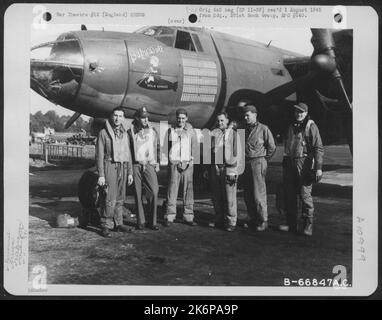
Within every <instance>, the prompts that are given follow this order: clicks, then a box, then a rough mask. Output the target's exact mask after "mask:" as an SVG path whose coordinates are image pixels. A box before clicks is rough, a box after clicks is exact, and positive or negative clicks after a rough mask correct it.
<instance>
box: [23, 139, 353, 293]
mask: <svg viewBox="0 0 382 320" xmlns="http://www.w3.org/2000/svg"><path fill="white" fill-rule="evenodd" d="M279 149H280V148H279ZM281 155H282V150H278V152H277V154H276V156H275V157H274V158H273V159H272V162H271V163H270V166H269V169H268V175H267V187H268V210H269V221H270V227H271V228H270V229H269V230H268V231H266V232H263V233H255V232H253V231H251V230H250V229H246V228H244V227H242V226H239V227H238V228H237V230H236V231H235V232H232V233H228V232H226V231H223V230H219V229H211V228H208V227H207V223H208V221H210V220H212V217H213V207H212V202H211V200H210V196H209V190H208V188H204V189H203V188H197V189H196V190H195V214H196V221H197V222H198V223H199V225H198V226H195V227H189V226H186V225H184V224H181V223H176V224H174V225H173V226H171V227H170V228H166V227H163V226H162V225H160V230H159V231H151V230H143V231H135V232H133V233H131V234H121V233H113V237H112V238H111V239H105V238H102V237H101V236H100V235H99V234H98V229H96V228H88V229H87V230H85V229H81V228H74V229H59V228H55V227H54V221H55V217H56V216H57V215H58V214H60V213H69V214H71V215H72V216H77V215H79V214H80V213H81V205H80V203H79V201H78V197H77V183H78V181H79V178H80V177H81V175H82V174H83V172H85V171H86V170H87V169H86V168H85V167H86V166H88V165H89V164H88V163H85V164H77V165H74V164H73V163H72V164H70V165H69V166H63V165H62V164H60V165H56V166H49V167H43V166H41V165H37V166H34V165H33V161H32V162H31V166H30V211H29V215H30V220H29V222H30V223H29V236H30V237H29V251H30V252H29V266H30V268H32V267H33V266H34V265H37V264H40V265H41V264H42V265H44V266H46V268H47V276H48V279H47V280H48V284H113V285H165V286H167V285H171V286H179V285H182V286H185V285H186V286H282V285H283V279H284V278H290V279H296V280H298V279H300V278H304V279H305V278H309V279H313V278H315V279H318V280H320V279H327V278H331V279H333V277H334V274H333V273H332V269H333V267H334V266H335V265H343V266H345V267H346V270H347V274H348V281H349V282H350V283H351V271H352V158H351V155H350V153H349V151H348V148H347V147H346V146H331V147H327V148H326V156H325V166H324V171H325V173H324V175H325V176H324V179H323V180H322V182H321V183H320V184H318V185H315V186H314V191H313V196H314V201H315V209H316V222H315V225H314V234H313V237H311V238H306V237H303V236H298V235H294V234H290V233H282V232H279V231H277V230H276V227H277V226H278V225H279V224H280V223H282V222H284V217H282V216H280V214H279V213H278V212H277V210H276V208H275V190H276V185H277V184H278V183H279V182H280V181H281ZM159 181H160V200H159V204H160V205H161V204H162V201H163V199H164V195H165V187H166V171H165V169H164V168H162V171H161V172H160V175H159ZM179 204H180V202H179ZM126 206H127V207H128V208H130V209H133V207H134V200H133V197H132V196H131V191H130V196H129V197H128V201H127V204H126ZM238 215H239V223H240V225H242V224H243V222H245V221H246V219H247V215H246V208H245V204H244V201H243V192H242V190H239V191H238ZM134 221H135V220H134V218H133V217H130V216H127V219H126V221H125V223H127V224H129V223H130V224H133V223H134ZM162 221H163V219H162V215H161V214H160V215H159V222H162Z"/></svg>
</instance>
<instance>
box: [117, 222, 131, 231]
mask: <svg viewBox="0 0 382 320" xmlns="http://www.w3.org/2000/svg"><path fill="white" fill-rule="evenodd" d="M115 231H117V232H132V231H133V229H132V228H130V227H128V226H125V225H123V224H120V225H118V226H116V227H115Z"/></svg>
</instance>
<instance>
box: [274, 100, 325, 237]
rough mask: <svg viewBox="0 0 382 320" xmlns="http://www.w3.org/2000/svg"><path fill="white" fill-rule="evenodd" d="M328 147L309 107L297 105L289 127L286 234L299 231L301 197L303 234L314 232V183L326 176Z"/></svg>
mask: <svg viewBox="0 0 382 320" xmlns="http://www.w3.org/2000/svg"><path fill="white" fill-rule="evenodd" d="M323 156H324V148H323V145H322V141H321V136H320V132H319V131H318V127H317V126H316V124H315V123H314V122H313V120H311V119H310V118H309V116H308V106H307V105H306V104H305V103H302V102H300V103H298V104H297V105H295V106H294V121H293V123H292V124H291V125H290V126H289V127H288V131H287V135H286V139H285V144H284V159H283V180H284V194H285V204H286V215H287V226H280V230H283V231H292V232H296V231H297V208H298V205H297V197H296V195H297V196H298V198H299V200H300V201H301V204H302V218H303V233H304V234H305V235H306V236H311V235H312V232H313V212H314V207H313V198H312V194H311V193H312V184H313V182H319V181H320V180H321V177H322V162H323Z"/></svg>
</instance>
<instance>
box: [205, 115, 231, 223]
mask: <svg viewBox="0 0 382 320" xmlns="http://www.w3.org/2000/svg"><path fill="white" fill-rule="evenodd" d="M237 143H238V137H237V131H236V130H235V129H233V128H232V127H231V126H229V119H228V115H227V114H226V113H225V112H220V113H219V114H218V115H217V126H216V128H215V129H214V130H212V131H211V160H212V165H211V192H212V202H213V204H214V209H215V217H214V222H211V223H209V226H210V227H213V228H214V227H221V228H224V230H226V231H234V230H235V227H236V222H237V200H236V193H237V177H238V164H237V153H238V148H237Z"/></svg>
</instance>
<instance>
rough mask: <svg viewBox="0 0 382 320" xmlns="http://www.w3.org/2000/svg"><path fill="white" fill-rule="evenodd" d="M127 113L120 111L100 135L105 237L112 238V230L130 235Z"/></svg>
mask: <svg viewBox="0 0 382 320" xmlns="http://www.w3.org/2000/svg"><path fill="white" fill-rule="evenodd" d="M124 118H125V113H124V110H123V108H122V107H117V108H115V109H114V110H113V112H112V113H111V115H110V117H109V119H108V120H107V121H106V123H105V127H104V128H103V129H102V130H101V131H100V132H99V135H98V140H97V145H96V155H97V169H98V175H99V178H98V184H99V185H100V186H106V188H107V194H106V201H105V207H104V208H102V210H101V235H102V236H104V237H107V238H109V237H111V234H110V230H112V229H113V227H114V230H115V231H120V232H129V231H131V229H130V228H128V227H127V226H125V225H123V216H122V212H123V204H124V200H125V197H126V184H128V185H131V184H132V183H133V172H132V166H131V152H130V144H129V138H128V136H127V132H126V130H125V128H124V127H123V124H122V122H123V119H124Z"/></svg>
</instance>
